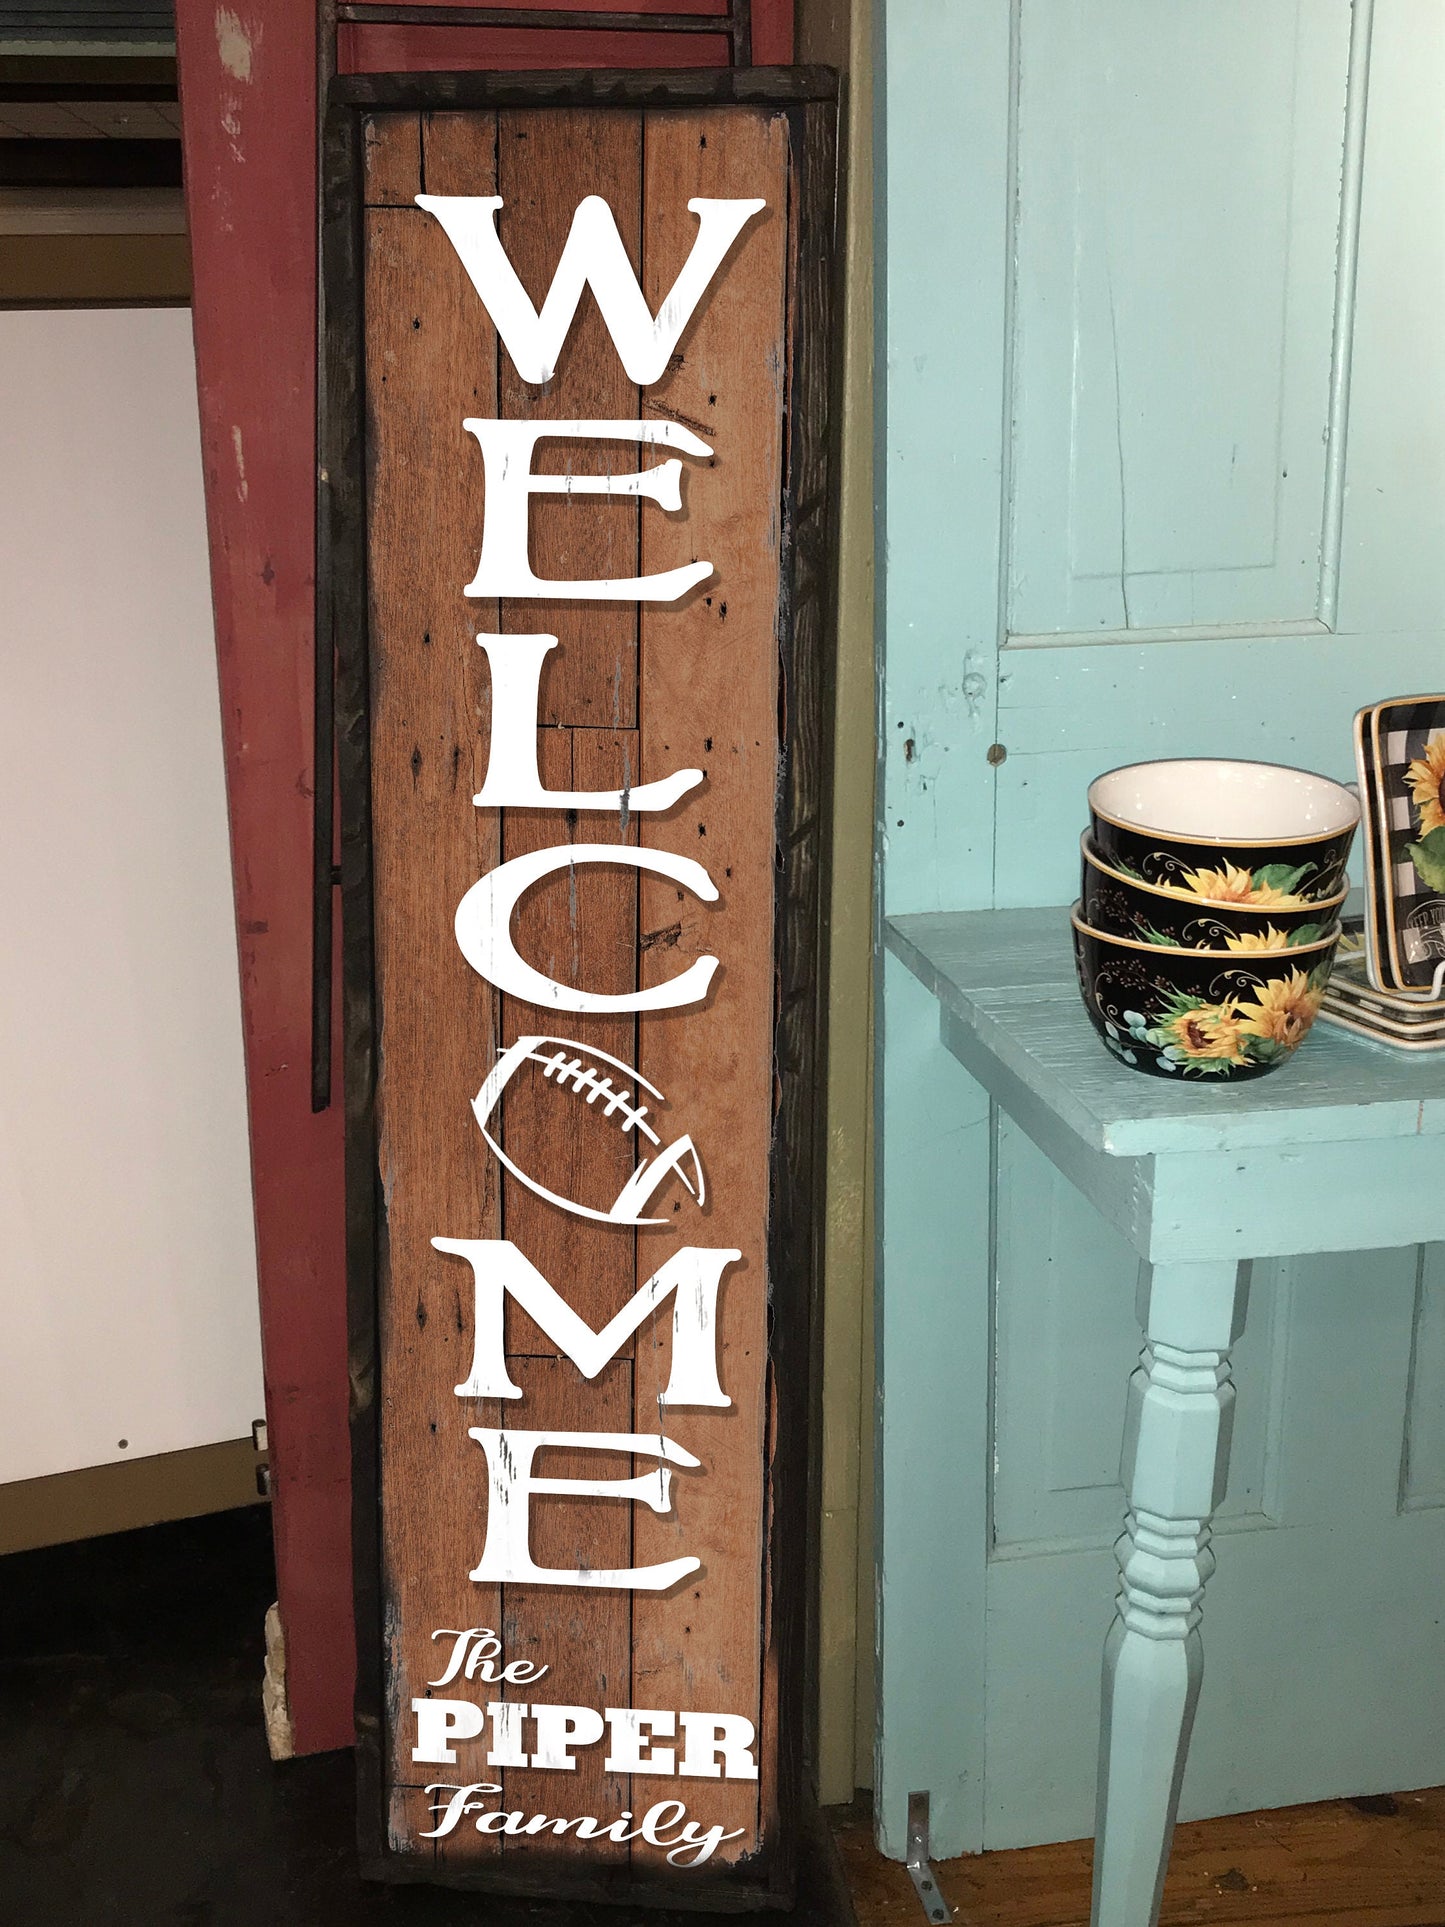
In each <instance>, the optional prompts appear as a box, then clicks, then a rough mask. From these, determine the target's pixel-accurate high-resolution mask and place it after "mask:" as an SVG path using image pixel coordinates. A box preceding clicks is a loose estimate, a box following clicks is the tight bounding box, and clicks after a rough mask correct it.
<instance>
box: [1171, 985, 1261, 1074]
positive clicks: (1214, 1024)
mask: <svg viewBox="0 0 1445 1927" xmlns="http://www.w3.org/2000/svg"><path fill="white" fill-rule="evenodd" d="M1154 1036H1155V1038H1156V1040H1157V1041H1158V1042H1159V1043H1160V1044H1161V1045H1162V1046H1163V1047H1164V1049H1166V1050H1168V1051H1170V1052H1171V1053H1173V1054H1174V1055H1175V1056H1177V1057H1180V1058H1183V1059H1184V1060H1185V1061H1186V1062H1188V1063H1191V1064H1208V1063H1213V1062H1216V1061H1219V1062H1223V1063H1225V1064H1242V1063H1244V1062H1245V1046H1244V1034H1243V1027H1242V1025H1241V1023H1240V1018H1239V1012H1238V1010H1237V1009H1236V1007H1235V1005H1234V1003H1233V1001H1232V1000H1231V1001H1228V1002H1225V1003H1222V1004H1200V1005H1197V1006H1196V1008H1195V1009H1193V1010H1181V1011H1177V1012H1176V1013H1175V1014H1174V1015H1173V1016H1172V1017H1166V1018H1165V1020H1164V1022H1163V1023H1162V1024H1159V1025H1158V1026H1156V1028H1155V1031H1154Z"/></svg>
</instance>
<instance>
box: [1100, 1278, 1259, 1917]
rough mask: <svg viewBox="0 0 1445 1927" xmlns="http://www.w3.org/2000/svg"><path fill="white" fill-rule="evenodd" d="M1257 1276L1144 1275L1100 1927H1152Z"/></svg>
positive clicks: (1110, 1698)
mask: <svg viewBox="0 0 1445 1927" xmlns="http://www.w3.org/2000/svg"><path fill="white" fill-rule="evenodd" d="M1247 1278H1248V1266H1247V1265H1236V1264H1235V1263H1233V1262H1229V1263H1222V1262H1220V1263H1210V1264H1168V1265H1153V1266H1151V1265H1148V1264H1145V1265H1143V1266H1141V1268H1140V1272H1139V1322H1140V1324H1141V1325H1142V1326H1143V1328H1144V1336H1145V1343H1144V1350H1143V1352H1142V1353H1141V1355H1140V1359H1139V1364H1138V1367H1137V1369H1136V1370H1135V1372H1134V1374H1133V1376H1132V1378H1131V1379H1130V1381H1129V1406H1128V1416H1127V1418H1126V1420H1125V1426H1124V1455H1123V1469H1122V1478H1123V1484H1124V1490H1125V1493H1126V1494H1127V1496H1128V1508H1129V1509H1128V1511H1127V1512H1126V1514H1125V1516H1124V1534H1123V1537H1122V1538H1121V1539H1120V1540H1119V1542H1118V1545H1117V1546H1116V1547H1115V1553H1116V1555H1117V1557H1118V1560H1119V1573H1120V1583H1119V1598H1118V1606H1117V1610H1116V1613H1115V1618H1114V1623H1113V1625H1112V1626H1111V1627H1110V1629H1109V1636H1108V1638H1107V1640H1106V1641H1105V1644H1104V1702H1103V1720H1102V1726H1101V1731H1100V1735H1099V1795H1098V1811H1097V1819H1096V1824H1095V1837H1094V1910H1093V1917H1092V1918H1093V1927H1153V1924H1154V1922H1156V1921H1157V1920H1158V1917H1159V1900H1160V1895H1161V1893H1162V1891H1163V1886H1164V1869H1165V1866H1166V1864H1167V1862H1168V1858H1169V1842H1170V1836H1171V1835H1172V1833H1173V1831H1174V1816H1175V1813H1176V1811H1177V1809H1178V1805H1179V1783H1180V1781H1181V1780H1182V1779H1183V1777H1184V1760H1185V1755H1186V1753H1187V1751H1188V1748H1189V1731H1190V1727H1191V1726H1192V1724H1193V1721H1194V1708H1195V1704H1196V1702H1197V1701H1198V1698H1199V1680H1200V1673H1201V1669H1202V1665H1203V1654H1202V1651H1201V1647H1200V1641H1199V1617H1200V1609H1201V1606H1202V1604H1203V1600H1204V1585H1205V1581H1206V1580H1207V1579H1208V1577H1209V1575H1210V1573H1211V1572H1212V1571H1213V1570H1214V1555H1213V1553H1212V1552H1211V1551H1210V1549H1209V1521H1210V1518H1211V1517H1212V1515H1213V1512H1214V1509H1215V1507H1216V1506H1217V1505H1218V1503H1219V1501H1220V1498H1221V1497H1222V1496H1223V1493H1224V1480H1225V1473H1226V1470H1227V1468H1228V1464H1229V1438H1230V1431H1231V1426H1232V1420H1233V1411H1234V1386H1233V1385H1232V1383H1231V1382H1230V1376H1229V1349H1230V1346H1231V1345H1232V1344H1233V1343H1234V1341H1235V1339H1236V1338H1238V1336H1239V1334H1240V1332H1241V1331H1242V1330H1243V1329H1244V1305H1245V1295H1246V1289H1247Z"/></svg>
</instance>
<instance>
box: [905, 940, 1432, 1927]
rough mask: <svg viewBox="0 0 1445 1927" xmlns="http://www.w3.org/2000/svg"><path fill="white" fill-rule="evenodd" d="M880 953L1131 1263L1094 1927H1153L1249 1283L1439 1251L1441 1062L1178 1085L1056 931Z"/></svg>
mask: <svg viewBox="0 0 1445 1927" xmlns="http://www.w3.org/2000/svg"><path fill="white" fill-rule="evenodd" d="M886 941H887V944H888V947H889V948H890V949H891V950H892V951H893V952H894V953H895V954H896V955H897V956H898V957H899V958H900V959H901V960H902V962H903V963H904V964H906V965H907V967H908V968H909V969H910V970H911V971H912V972H913V974H914V975H915V976H916V977H918V978H919V980H920V981H921V982H922V983H923V984H924V985H926V986H927V988H928V989H929V990H930V991H931V992H932V993H933V995H934V996H935V997H936V998H937V999H938V1004H939V1023H940V1029H941V1034H942V1038H943V1042H944V1044H945V1045H946V1046H947V1048H948V1049H949V1050H950V1051H951V1052H952V1053H953V1054H954V1056H955V1057H957V1058H958V1059H959V1061H960V1062H961V1063H962V1064H963V1065H964V1066H965V1068H966V1069H967V1070H968V1071H969V1073H970V1074H971V1075H972V1076H973V1077H974V1078H976V1079H977V1080H978V1082H979V1083H980V1084H982V1085H983V1086H984V1088H985V1089H986V1090H987V1091H988V1092H989V1094H990V1095H991V1096H992V1098H993V1099H994V1100H995V1101H996V1102H997V1103H998V1104H1000V1105H1002V1106H1003V1107H1004V1109H1005V1110H1006V1111H1007V1112H1008V1113H1009V1114H1010V1116H1011V1117H1012V1118H1013V1119H1014V1120H1015V1122H1016V1123H1017V1124H1018V1125H1019V1126H1020V1127H1021V1128H1022V1129H1023V1130H1024V1131H1026V1132H1027V1133H1028V1135H1029V1136H1030V1137H1031V1138H1032V1139H1033V1141H1034V1143H1035V1144H1037V1145H1038V1147H1039V1149H1040V1150H1041V1151H1043V1152H1044V1153H1045V1155H1046V1156H1047V1157H1048V1158H1050V1159H1051V1160H1052V1162H1053V1163H1054V1164H1055V1165H1056V1167H1057V1168H1058V1170H1059V1171H1060V1172H1062V1173H1063V1175H1064V1176H1065V1177H1067V1178H1068V1179H1069V1180H1070V1181H1071V1182H1072V1183H1073V1184H1075V1185H1076V1186H1077V1187H1078V1188H1079V1190H1080V1191H1082V1192H1083V1193H1084V1195H1085V1196H1086V1197H1087V1198H1089V1199H1090V1200H1091V1201H1092V1202H1093V1203H1094V1205H1095V1206H1096V1207H1097V1208H1098V1209H1099V1210H1100V1211H1101V1212H1103V1214H1104V1215H1105V1216H1106V1217H1107V1218H1109V1219H1110V1220H1111V1222H1112V1223H1114V1224H1115V1225H1117V1226H1118V1228H1119V1229H1120V1230H1121V1231H1122V1232H1123V1233H1124V1234H1125V1236H1126V1237H1127V1238H1128V1240H1129V1241H1130V1243H1131V1244H1132V1245H1133V1247H1134V1249H1135V1250H1136V1251H1137V1252H1138V1254H1139V1260H1140V1264H1139V1286H1138V1310H1139V1323H1140V1325H1141V1326H1142V1328H1143V1333H1144V1347H1143V1351H1142V1352H1141V1354H1140V1359H1139V1364H1138V1367H1137V1369H1136V1370H1135V1372H1134V1374H1133V1376H1132V1377H1131V1379H1130V1380H1129V1385H1128V1392H1127V1400H1126V1406H1125V1419H1124V1447H1123V1465H1122V1480H1123V1484H1124V1489H1125V1492H1126V1493H1127V1495H1128V1507H1127V1510H1126V1512H1125V1516H1124V1531H1123V1535H1122V1537H1121V1538H1120V1540H1119V1542H1118V1545H1117V1547H1116V1552H1117V1556H1118V1560H1119V1571H1120V1585H1119V1594H1118V1605H1117V1609H1116V1612H1115V1617H1114V1621H1113V1624H1112V1626H1111V1627H1110V1629H1109V1632H1108V1635H1107V1638H1106V1640H1105V1645H1104V1686H1103V1712H1102V1720H1101V1725H1100V1738H1099V1794H1098V1809H1097V1820H1096V1828H1095V1840H1096V1846H1095V1855H1094V1911H1093V1922H1094V1927H1152V1924H1153V1923H1154V1922H1155V1921H1156V1920H1157V1918H1158V1913H1159V1900H1160V1893H1161V1890H1162V1887H1163V1882H1164V1869H1165V1865H1166V1863H1167V1860H1168V1855H1169V1842H1170V1836H1171V1834H1172V1832H1173V1827H1174V1816H1175V1812H1176V1809H1177V1807H1178V1801H1179V1785H1180V1780H1181V1778H1182V1777H1183V1772H1184V1760H1185V1755H1186V1752H1187V1749H1188V1745H1189V1732H1190V1726H1191V1724H1192V1721H1193V1717H1194V1708H1195V1705H1196V1702H1197V1700H1198V1697H1199V1682H1200V1672H1201V1664H1202V1649H1201V1645H1200V1638H1199V1620H1200V1610H1201V1607H1202V1605H1203V1601H1204V1588H1205V1584H1206V1582H1207V1580H1208V1578H1209V1575H1210V1573H1211V1571H1212V1570H1213V1567H1214V1556H1213V1554H1212V1552H1211V1551H1210V1545H1209V1538H1210V1519H1211V1517H1212V1515H1213V1512H1214V1509H1215V1507H1216V1505H1217V1504H1218V1502H1219V1500H1220V1498H1221V1496H1222V1495H1223V1492H1224V1483H1225V1474H1226V1471H1227V1468H1228V1462H1229V1439H1230V1429H1231V1416H1232V1407H1233V1402H1234V1390H1233V1386H1232V1384H1231V1382H1230V1368H1229V1355H1230V1349H1231V1347H1232V1346H1233V1344H1234V1343H1235V1341H1236V1340H1237V1338H1238V1337H1239V1334H1240V1332H1241V1331H1242V1330H1243V1328H1244V1313H1245V1301H1246V1297H1247V1292H1248V1280H1249V1261H1250V1260H1251V1259H1252V1258H1264V1257H1277V1256H1288V1255H1292V1254H1299V1253H1305V1252H1321V1251H1362V1250H1373V1249H1377V1248H1380V1247H1383V1246H1388V1245H1404V1244H1414V1243H1421V1242H1425V1241H1429V1240H1434V1239H1441V1238H1445V1054H1442V1057H1441V1058H1428V1057H1427V1058H1425V1059H1423V1060H1422V1059H1421V1058H1418V1057H1411V1056H1407V1055H1405V1054H1403V1053H1400V1054H1397V1053H1392V1052H1389V1051H1385V1050H1381V1049H1379V1048H1377V1047H1376V1046H1373V1045H1371V1044H1368V1043H1365V1042H1363V1041H1359V1040H1356V1039H1354V1038H1353V1037H1350V1036H1348V1035H1346V1034H1345V1033H1344V1032H1341V1031H1338V1030H1335V1029H1333V1028H1332V1027H1330V1026H1327V1025H1324V1024H1321V1025H1318V1026H1317V1027H1316V1029H1315V1031H1314V1033H1313V1034H1312V1035H1311V1037H1310V1038H1309V1040H1308V1041H1307V1043H1306V1044H1305V1045H1304V1047H1303V1048H1302V1049H1301V1051H1300V1052H1299V1054H1298V1056H1297V1057H1295V1058H1294V1059H1293V1060H1292V1061H1291V1062H1290V1063H1289V1064H1287V1065H1285V1066H1284V1067H1283V1068H1282V1069H1280V1070H1278V1071H1276V1072H1274V1073H1273V1074H1272V1075H1270V1076H1269V1077H1265V1078H1261V1079H1260V1080H1259V1081H1258V1082H1256V1083H1252V1084H1241V1085H1237V1086H1234V1087H1230V1086H1228V1085H1221V1084H1214V1083H1206V1082H1202V1081H1201V1082H1199V1083H1195V1084H1192V1085H1187V1086H1186V1085H1180V1084H1173V1083H1170V1082H1167V1081H1165V1080H1164V1079H1162V1078H1152V1077H1144V1076H1140V1075H1138V1074H1137V1073H1135V1072H1132V1071H1129V1070H1126V1069H1124V1068H1123V1066H1121V1065H1119V1064H1117V1063H1115V1061H1114V1060H1113V1059H1112V1058H1111V1057H1110V1056H1109V1055H1108V1053H1107V1052H1106V1051H1105V1050H1104V1048H1103V1046H1102V1045H1101V1044H1100V1043H1099V1040H1098V1038H1097V1037H1096V1036H1095V1034H1094V1032H1093V1030H1092V1028H1091V1027H1090V1025H1089V1022H1088V1019H1087V1017H1086V1016H1085V1014H1084V1010H1083V1007H1082V1004H1081V1002H1080V999H1079V992H1078V987H1077V985H1076V984H1075V981H1074V972H1073V962H1072V957H1071V952H1070V942H1069V922H1068V913H1067V911H1064V910H989V911H976V912H968V913H958V914H947V915H929V916H912V917H898V918H895V919H894V920H893V921H891V922H890V923H889V924H888V926H887V931H886ZM1122 1389H1123V1388H1121V1390H1122Z"/></svg>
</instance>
